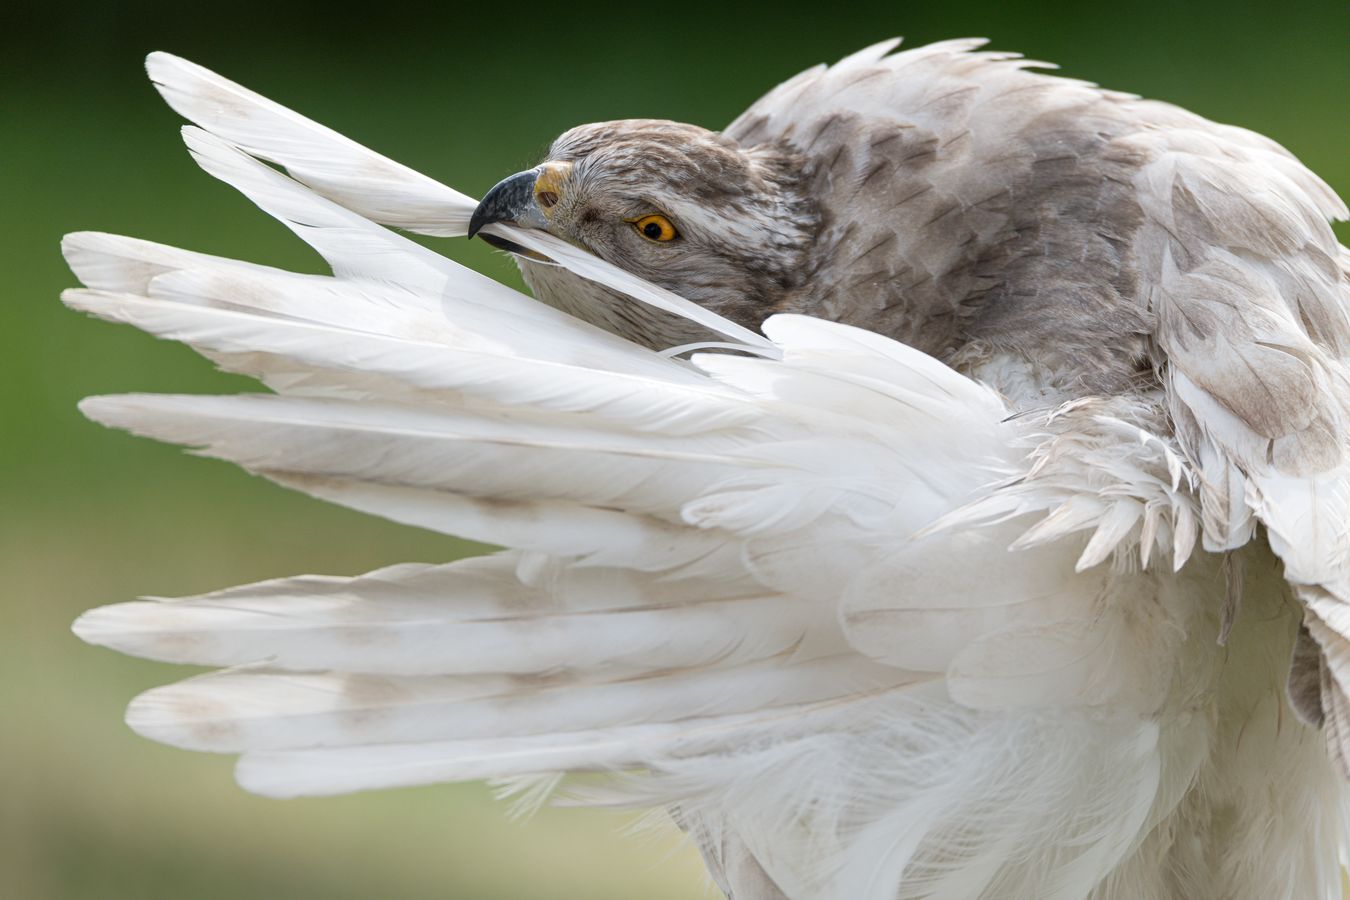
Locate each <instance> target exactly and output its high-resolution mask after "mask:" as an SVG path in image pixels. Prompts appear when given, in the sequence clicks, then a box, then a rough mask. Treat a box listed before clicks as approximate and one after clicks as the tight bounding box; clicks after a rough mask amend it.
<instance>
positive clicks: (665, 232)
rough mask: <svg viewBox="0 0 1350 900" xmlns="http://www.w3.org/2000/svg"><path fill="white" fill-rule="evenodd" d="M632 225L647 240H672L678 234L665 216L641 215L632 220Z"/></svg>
mask: <svg viewBox="0 0 1350 900" xmlns="http://www.w3.org/2000/svg"><path fill="white" fill-rule="evenodd" d="M633 227H634V228H636V229H637V230H638V234H640V235H642V236H643V237H645V238H646V239H647V240H649V241H673V240H675V239H676V238H677V237H679V236H680V234H679V232H677V231H676V230H675V226H674V225H672V224H670V220H669V219H667V218H666V217H665V216H658V215H650V216H643V217H642V218H640V219H635V220H634V221H633Z"/></svg>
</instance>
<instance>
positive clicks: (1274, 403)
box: [1129, 111, 1350, 771]
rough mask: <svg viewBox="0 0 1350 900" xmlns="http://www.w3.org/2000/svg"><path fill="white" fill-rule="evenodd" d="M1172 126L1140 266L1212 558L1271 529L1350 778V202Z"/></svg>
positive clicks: (1156, 169) (1209, 136) (1317, 703)
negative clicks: (1349, 697) (1347, 233)
mask: <svg viewBox="0 0 1350 900" xmlns="http://www.w3.org/2000/svg"><path fill="white" fill-rule="evenodd" d="M1166 116H1167V118H1170V120H1171V121H1167V120H1166V119H1164V122H1165V124H1164V126H1163V127H1159V128H1157V129H1153V130H1151V131H1148V132H1141V133H1139V134H1136V135H1134V136H1133V137H1131V138H1130V139H1129V140H1130V142H1131V143H1133V144H1134V145H1135V146H1136V148H1137V149H1138V150H1139V151H1141V152H1142V153H1144V154H1147V157H1148V158H1150V159H1151V160H1152V161H1151V162H1150V163H1149V164H1148V165H1147V166H1145V167H1144V168H1143V169H1142V170H1141V171H1140V172H1139V173H1138V175H1137V176H1136V178H1135V183H1134V186H1135V190H1136V192H1137V195H1138V197H1139V202H1140V207H1141V210H1142V212H1143V224H1142V225H1141V227H1140V229H1139V231H1138V232H1137V233H1136V237H1135V241H1134V254H1135V256H1136V259H1137V267H1138V270H1139V271H1140V272H1141V273H1149V276H1148V281H1147V284H1146V285H1145V288H1144V290H1145V292H1146V297H1147V302H1148V305H1149V308H1150V311H1151V312H1152V313H1153V315H1154V316H1155V317H1156V320H1157V331H1156V344H1157V348H1156V349H1157V357H1158V367H1159V370H1160V374H1161V375H1162V377H1163V378H1164V380H1165V383H1166V385H1167V394H1168V404H1169V407H1170V410H1171V415H1172V418H1173V421H1174V423H1175V427H1176V431H1177V436H1178V439H1179V440H1180V442H1181V444H1182V446H1183V447H1184V449H1185V451H1186V453H1187V455H1188V457H1189V458H1190V459H1191V460H1192V462H1193V464H1194V466H1195V468H1196V471H1197V472H1198V473H1199V476H1200V499H1201V506H1202V512H1203V529H1204V544H1205V548H1206V549H1207V550H1210V551H1214V552H1219V551H1226V550H1231V549H1234V548H1237V547H1240V546H1242V545H1244V544H1246V543H1247V542H1248V541H1249V540H1250V539H1251V538H1252V536H1253V532H1254V529H1255V527H1256V526H1257V524H1258V523H1259V524H1260V525H1262V526H1264V529H1265V534H1266V535H1267V536H1268V538H1269V541H1270V545H1271V547H1272V549H1274V551H1275V552H1276V554H1277V555H1278V556H1279V557H1280V559H1281V560H1282V561H1283V563H1284V572H1285V576H1286V577H1287V578H1288V580H1289V581H1290V582H1291V584H1292V585H1293V588H1294V591H1295V593H1296V595H1297V596H1298V597H1299V599H1300V600H1301V601H1302V602H1303V605H1304V607H1305V626H1306V629H1307V630H1306V632H1305V634H1304V637H1303V639H1302V643H1308V640H1309V637H1311V638H1312V639H1313V640H1315V642H1316V644H1317V645H1318V646H1319V647H1320V648H1321V650H1322V653H1321V654H1320V659H1319V654H1317V653H1304V654H1296V655H1295V658H1294V671H1293V672H1292V673H1291V679H1290V698H1291V701H1292V702H1293V703H1294V706H1295V708H1296V709H1298V710H1299V712H1300V714H1301V715H1302V716H1303V717H1304V718H1305V720H1307V721H1309V722H1313V723H1322V722H1323V721H1324V720H1325V722H1326V725H1327V728H1326V733H1327V738H1328V744H1329V749H1330V751H1331V754H1332V756H1333V757H1334V758H1335V759H1336V760H1337V761H1338V762H1339V763H1340V766H1341V768H1342V770H1343V771H1347V763H1346V760H1347V758H1348V755H1350V743H1347V742H1348V741H1350V720H1347V719H1346V718H1345V716H1346V713H1347V709H1350V707H1347V703H1346V692H1347V689H1350V615H1347V613H1346V610H1347V609H1350V607H1347V604H1350V274H1347V272H1348V270H1350V265H1347V263H1348V262H1350V251H1347V250H1346V248H1344V247H1342V246H1340V244H1339V243H1338V242H1337V240H1336V237H1335V235H1334V233H1333V232H1332V230H1331V227H1330V225H1329V223H1328V220H1332V219H1341V218H1345V217H1346V215H1347V211H1346V207H1345V204H1344V203H1343V202H1341V200H1340V199H1339V198H1338V197H1337V196H1336V195H1335V193H1334V192H1332V191H1331V189H1330V188H1329V187H1328V186H1327V185H1326V184H1325V183H1323V182H1322V181H1321V180H1320V179H1319V178H1317V176H1315V175H1314V174H1313V173H1311V172H1310V171H1308V170H1307V169H1306V168H1304V167H1303V166H1302V165H1301V164H1300V163H1299V162H1298V161H1297V160H1296V159H1294V158H1293V156H1291V155H1290V154H1289V153H1288V152H1287V151H1285V150H1284V149H1283V148H1281V147H1279V146H1278V145H1276V144H1275V143H1273V142H1271V141H1269V140H1267V139H1265V138H1263V137H1260V136H1259V135H1255V134H1252V133H1251V132H1247V131H1244V130H1242V129H1238V128H1229V127H1224V126H1218V125H1214V124H1212V123H1208V122H1204V121H1202V120H1199V119H1197V118H1195V117H1191V116H1188V115H1186V114H1182V113H1179V112H1177V111H1167V112H1166ZM1160 118H1162V116H1160ZM1323 682H1325V687H1324V689H1321V690H1315V689H1310V688H1309V686H1310V685H1312V684H1321V683H1323Z"/></svg>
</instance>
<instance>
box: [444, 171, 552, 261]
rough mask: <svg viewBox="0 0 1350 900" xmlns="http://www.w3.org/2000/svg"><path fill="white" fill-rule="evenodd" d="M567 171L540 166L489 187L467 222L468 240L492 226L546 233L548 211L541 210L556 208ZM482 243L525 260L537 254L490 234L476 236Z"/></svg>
mask: <svg viewBox="0 0 1350 900" xmlns="http://www.w3.org/2000/svg"><path fill="white" fill-rule="evenodd" d="M570 169H571V166H570V164H567V163H543V164H542V165H539V166H536V167H534V168H533V169H530V170H529V171H527V172H518V173H516V174H515V175H512V176H511V177H509V178H504V179H502V180H501V181H499V182H497V183H496V184H495V185H493V187H492V190H490V191H488V192H487V193H486V194H484V195H483V199H482V200H481V201H479V203H478V207H477V208H476V209H475V210H474V211H473V215H472V216H471V217H470V218H469V237H473V236H474V235H476V234H478V233H479V231H481V230H482V229H483V228H485V227H486V226H488V225H491V224H493V223H494V222H501V223H503V224H506V225H515V226H517V227H520V228H537V229H539V230H540V231H545V230H547V229H548V225H549V220H548V215H549V213H548V211H546V209H545V207H550V208H551V207H553V206H555V205H556V204H557V202H558V198H559V195H560V193H561V192H562V190H563V185H564V182H565V181H566V178H567V175H568V173H569V171H570ZM480 237H481V238H482V239H483V241H484V242H486V243H488V244H490V245H492V246H493V247H496V248H497V249H499V250H507V251H509V252H511V253H518V254H522V255H524V256H529V257H532V258H534V257H538V258H543V257H539V254H537V253H535V252H533V251H531V250H526V249H525V248H524V247H522V246H520V245H519V244H517V243H516V242H515V241H509V240H507V239H505V238H502V237H498V236H497V235H494V234H491V233H485V234H482V235H480Z"/></svg>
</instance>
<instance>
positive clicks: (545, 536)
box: [63, 40, 1350, 900]
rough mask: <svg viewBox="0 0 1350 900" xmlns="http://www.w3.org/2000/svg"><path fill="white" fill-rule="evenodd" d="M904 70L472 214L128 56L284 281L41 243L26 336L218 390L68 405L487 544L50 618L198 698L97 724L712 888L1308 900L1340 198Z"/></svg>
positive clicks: (331, 142)
mask: <svg viewBox="0 0 1350 900" xmlns="http://www.w3.org/2000/svg"><path fill="white" fill-rule="evenodd" d="M898 43H899V42H898V41H887V42H884V43H881V44H877V45H874V46H871V47H868V48H866V49H864V50H862V51H859V52H858V53H855V54H853V55H851V56H848V57H846V58H845V59H843V60H841V61H839V62H837V63H835V64H833V65H830V66H825V65H821V66H817V67H814V68H811V69H808V70H806V71H805V72H802V73H801V74H800V75H798V76H796V77H794V78H791V79H789V80H788V81H786V82H784V83H782V84H780V85H779V86H777V87H775V88H773V89H772V90H771V91H770V92H769V93H768V94H767V95H765V96H764V97H763V98H761V99H760V100H758V101H756V102H755V103H754V104H752V105H751V106H750V107H749V108H748V109H747V110H746V111H745V112H744V113H743V114H742V115H741V116H739V117H738V118H737V119H736V120H735V121H733V122H732V123H731V124H730V125H729V126H727V127H726V128H724V129H723V130H721V131H720V132H714V131H709V130H707V129H704V128H700V127H697V126H694V125H687V124H681V123H675V122H669V121H664V120H651V119H644V120H626V121H619V122H607V123H598V124H590V125H583V126H580V127H578V128H574V129H572V130H570V131H568V132H566V133H564V134H563V135H562V136H561V137H559V138H558V139H557V140H556V141H555V142H554V144H553V145H552V146H551V148H550V149H549V151H548V152H547V154H546V156H545V158H544V159H543V160H542V161H541V162H540V163H539V164H538V165H537V166H535V167H533V168H531V169H529V170H527V171H525V172H520V173H517V174H514V175H510V176H508V177H506V178H505V179H503V180H502V181H501V182H499V183H498V184H497V185H496V186H495V187H493V188H492V189H491V190H489V191H488V192H487V194H485V195H484V197H483V198H482V200H481V201H475V200H474V199H473V198H470V197H468V196H467V195H465V194H462V193H460V192H458V191H456V190H454V189H452V188H450V187H447V186H445V185H444V184H442V183H440V182H439V181H436V180H433V179H432V178H430V177H428V176H425V175H422V174H420V173H417V172H415V171H413V170H411V169H408V168H406V167H404V166H402V165H400V164H398V163H396V162H394V161H392V160H390V159H387V158H385V157H383V156H380V155H379V154H377V153H375V152H374V151H371V150H368V149H366V148H364V147H362V146H360V145H358V144H356V143H354V142H352V141H350V140H348V139H346V138H345V137H342V136H341V135H339V134H337V133H336V132H333V131H331V130H329V129H327V128H324V127H323V126H321V125H318V124H317V123H314V122H312V121H310V120H309V119H306V118H304V117H303V116H301V115H299V114H297V113H295V112H292V111H290V110H288V109H286V108H285V107H282V106H280V105H279V104H276V103H274V102H272V101H270V100H267V99H265V98H263V97H261V96H260V95H258V94H255V93H253V92H251V91H249V90H247V89H245V88H243V87H241V86H239V85H237V84H234V83H233V82H230V81H228V80H226V79H224V78H222V77H221V76H219V75H216V74H214V73H212V72H210V71H208V70H206V69H203V68H201V67H199V66H196V65H194V64H192V63H190V62H188V61H186V60H183V59H180V58H177V57H174V56H171V55H168V54H163V53H156V54H152V55H151V56H150V58H149V60H148V63H147V66H148V71H149V74H150V77H151V79H152V81H153V82H154V83H155V84H156V86H157V88H158V89H159V91H160V93H161V94H162V95H163V96H164V98H165V99H166V100H167V102H168V103H169V104H170V105H171V106H172V107H173V108H174V109H175V110H177V111H178V112H179V113H180V114H182V115H183V116H184V117H185V118H186V119H188V120H189V121H191V122H193V123H195V124H194V125H190V126H188V127H186V128H185V129H184V132H183V133H184V139H185V141H186V144H187V147H188V149H189V151H190V152H191V153H192V155H193V157H194V158H195V160H196V161H197V162H198V163H199V164H200V165H201V167H202V168H203V169H205V171H206V172H208V173H209V174H211V175H213V176H215V177H217V178H219V179H221V180H223V181H225V182H227V183H228V184H230V185H232V186H233V187H235V188H237V189H238V190H240V191H241V192H242V193H243V194H244V195H245V196H247V197H248V198H249V199H251V200H252V201H253V202H254V203H255V204H256V205H258V206H259V207H260V208H261V209H262V210H263V211H265V212H266V213H268V214H270V215H271V216H273V217H275V218H277V219H278V220H280V221H281V222H282V223H283V224H285V225H286V226H288V227H289V228H290V230H291V231H292V232H294V233H295V234H296V235H297V236H298V237H300V238H301V239H302V240H303V241H305V242H306V243H308V244H309V245H310V246H311V247H313V248H314V249H315V250H317V251H318V252H319V254H320V255H321V256H322V257H323V258H324V259H325V260H326V262H327V263H328V265H329V267H330V269H331V274H330V275H312V274H296V273H291V272H287V271H284V270H280V269H275V268H269V267H264V266H260V265H255V264H252V263H247V262H241V261H235V260H228V259H223V258H219V257H214V256H210V255H206V254H203V253H198V252H195V251H188V250H180V249H176V248H172V247H167V246H163V245H159V244H153V243H149V242H145V241H141V240H136V239H133V238H127V237H120V236H115V235H109V234H101V233H88V232H86V233H77V234H73V235H68V236H67V237H66V239H65V241H64V244H63V248H64V253H65V256H66V259H67V260H68V262H69V264H70V266H71V268H72V270H73V271H74V273H75V274H76V276H77V277H78V278H79V280H80V281H81V282H82V283H83V285H84V287H83V288H80V289H74V290H70V291H67V292H66V293H65V294H63V299H64V301H65V303H66V304H67V305H68V306H70V307H72V308H73V309H75V310H77V311H81V312H84V313H88V314H91V315H94V316H97V317H99V318H102V319H106V320H110V321H114V322H121V323H127V324H131V325H133V326H135V327H137V328H140V329H142V330H144V331H147V332H149V333H151V334H153V335H155V336H157V337H160V338H164V339H168V340H174V341H180V342H182V343H185V344H187V345H189V346H190V347H193V348H195V349H196V350H197V351H198V352H200V353H201V354H202V355H204V356H205V357H207V358H208V359H209V360H210V361H211V362H213V363H215V364H216V365H217V366H219V367H221V368H223V369H226V370H228V371H231V372H237V373H241V374H245V375H249V376H252V377H254V378H255V379H257V380H258V381H260V382H261V384H262V385H263V386H264V388H265V389H266V390H265V391H263V392H259V393H251V394H248V393H246V394H239V395H228V396H211V397H201V396H172V395H146V394H131V395H115V396H105V397H94V398H89V399H86V400H85V401H83V403H82V404H81V409H82V410H83V412H84V413H85V414H86V415H88V416H89V417H90V418H92V419H93V420H95V421H97V422H99V423H102V424H105V425H109V426H113V427H116V428H120V429H124V430H128V431H131V432H133V433H136V434H139V435H144V436H147V437H152V438H156V439H159V440H163V441H168V442H172V443H177V444H181V445H184V446H188V447H191V448H193V449H194V450H195V451H196V452H198V453H200V454H203V455H206V456H209V457H215V458H219V459H224V460H228V461H231V462H233V463H236V464H238V465H240V466H242V467H243V468H245V469H247V470H248V471H250V472H254V473H257V474H259V475H261V476H264V477H266V478H268V479H270V480H272V481H274V482H277V483H279V484H281V485H283V486H285V487H289V488H292V489H295V490H299V491H303V492H305V493H308V494H310V495H313V496H315V497H319V498H322V499H325V500H329V501H332V502H335V503H338V504H342V505H344V506H347V507H351V508H354V509H357V510H361V511H364V512H367V513H371V514H374V515H378V516H383V517H385V518H389V519H392V520H394V521H397V522H402V523H405V524H409V525H413V526H418V527H421V528H425V529H430V530H432V531H436V532H441V533H445V534H451V535H456V536H460V537H467V538H472V539H475V540H479V541H483V542H485V543H489V544H493V545H497V546H500V547H502V548H504V549H502V550H500V551H499V552H496V553H492V554H489V555H486V556H482V557H475V558H470V559H465V560H459V561H454V562H449V563H441V564H410V563H400V564H394V565H391V566H389V567H387V568H383V569H380V570H377V571H374V572H371V573H368V574H365V575H360V576H355V577H328V576H315V575H306V576H298V577H294V578H283V579H278V580H272V581H266V582H262V583H258V584H252V585H244V586H239V587H232V588H225V589H222V590H219V591H214V592H211V593H206V594H203V595H199V596H195V597H189V598H180V599H175V600H167V601H166V600H161V599H144V600H138V601H131V602H125V603H119V604H114V605H111V606H106V607H101V608H98V609H94V610H90V611H88V612H86V613H85V614H83V615H82V616H81V617H80V618H79V620H78V621H77V622H76V623H75V626H74V629H75V631H76V633H77V634H78V635H79V636H80V637H82V638H83V639H85V640H86V641H89V642H91V643H94V644H98V645H103V646H107V647H111V648H113V649H116V650H119V651H122V652H125V653H130V654H134V655H138V656H143V657H147V658H151V659H156V660H162V661H166V662H172V663H189V664H192V665H197V666H207V667H211V668H213V669H215V671H213V672H209V673H207V674H205V675H198V676H195V677H192V678H189V679H187V680H185V681H181V682H179V683H177V684H170V685H167V686H163V687H158V688H154V689H152V690H150V691H149V692H147V693H145V694H143V695H141V696H140V697H137V698H136V699H134V700H133V701H132V703H131V705H130V707H129V709H128V712H127V721H128V724H129V725H130V726H131V728H132V729H134V730H135V731H137V732H138V733H140V734H142V735H145V736H147V737H149V738H152V739H154V740H158V741H162V742H165V743H168V744H172V745H175V746H179V747H184V748H188V749H193V750H204V751H214V752H225V753H233V754H238V755H239V757H240V758H239V762H238V766H237V770H236V776H237V779H238V781H239V782H240V784H241V785H242V786H243V787H244V788H245V789H247V790H250V791H254V792H257V793H260V794H264V795H268V796H299V795H327V794H337V793H344V792H350V791H358V790H370V789H378V788H384V787H391V786H407V785H419V784H427V783H434V782H444V781H457V780H475V779H491V780H494V781H496V782H497V783H498V784H500V785H502V786H503V788H504V790H506V791H507V792H514V793H516V794H517V795H518V796H522V797H525V798H528V799H529V800H531V801H535V802H542V801H544V800H546V799H547V798H549V797H561V798H565V799H567V800H568V801H569V802H581V803H596V804H609V805H625V806H630V807H634V808H653V809H660V810H665V811H666V812H667V813H668V814H669V816H670V817H671V818H672V819H673V820H674V821H675V822H676V823H677V824H678V825H679V826H680V827H681V828H682V829H684V831H685V832H686V833H687V834H688V836H689V839H690V840H691V841H692V842H693V843H694V845H695V846H697V848H698V849H699V851H700V852H701V854H702V856H703V859H704V861H705V863H706V865H707V868H708V871H709V874H710V876H711V878H712V880H713V881H714V883H715V884H716V885H717V887H718V888H719V889H720V890H721V891H722V892H723V893H724V894H725V895H726V896H727V897H729V898H731V900H1026V898H1037V900H1126V898H1128V900H1183V898H1184V900H1206V898H1212V900H1278V898H1289V900H1294V898H1298V900H1306V898H1339V897H1340V896H1341V874H1340V870H1339V868H1338V865H1339V860H1340V859H1343V858H1344V854H1345V853H1346V835H1347V824H1348V820H1347V815H1348V813H1350V810H1348V808H1347V804H1346V800H1347V793H1346V789H1345V776H1346V774H1347V752H1348V748H1350V700H1347V689H1348V688H1350V642H1348V641H1350V612H1347V610H1350V605H1347V604H1350V380H1348V379H1350V374H1348V373H1350V370H1348V369H1347V362H1348V357H1350V318H1348V317H1347V308H1348V307H1350V274H1348V273H1350V250H1347V249H1346V248H1344V247H1342V246H1341V245H1340V244H1339V243H1338V241H1337V239H1336V237H1335V235H1334V232H1333V231H1332V229H1331V227H1330V224H1329V222H1330V221H1331V220H1334V219H1338V218H1345V217H1346V215H1347V210H1346V207H1345V205H1344V203H1343V202H1342V201H1341V200H1340V199H1339V198H1338V197H1337V196H1336V194H1335V193H1334V192H1333V191H1332V189H1331V188H1330V187H1329V186H1328V185H1327V184H1326V183H1325V182H1324V181H1322V180H1321V179H1319V178H1318V177H1317V176H1316V175H1315V174H1313V173H1312V172H1311V171H1309V170H1308V169H1307V168H1306V167H1304V166H1303V165H1302V164H1301V163H1300V162H1299V161H1298V160H1297V159H1296V158H1295V157H1294V156H1293V155H1292V154H1290V153H1289V152H1288V151H1286V150H1285V149H1283V148H1282V147H1280V146H1279V145H1278V144H1276V143H1275V142H1274V141H1271V140H1269V139H1267V138H1265V137H1262V136H1259V135H1257V134H1255V133H1253V132H1250V131H1247V130H1244V129H1241V128H1236V127H1232V126H1225V125H1220V124H1217V123H1214V122H1211V121H1208V120H1206V119H1204V118H1201V117H1200V116H1198V115H1195V114H1192V113H1190V112H1187V111H1185V110H1182V109H1180V108H1178V107H1175V106H1171V105H1168V104H1165V103H1160V102H1155V101H1149V100H1143V99H1140V98H1138V97H1136V96H1133V95H1129V94H1124V93H1118V92H1113V91H1108V90H1104V89H1101V88H1098V87H1097V86H1095V85H1092V84H1089V83H1086V82H1082V81H1076V80H1071V79H1067V78H1062V77H1058V76H1054V75H1051V74H1049V73H1047V72H1045V71H1044V69H1046V68H1047V66H1046V64H1043V63H1037V62H1033V61H1030V60H1027V59H1024V58H1022V57H1020V56H1018V55H1016V54H1010V53H1001V52H992V51H989V50H986V49H983V48H984V42H982V41H978V40H958V41H945V42H940V43H936V44H930V45H927V46H922V47H918V48H916V49H910V50H899V49H898ZM401 231H409V232H415V233H420V234H424V235H431V236H433V237H437V238H456V237H464V236H476V237H478V238H479V239H482V240H485V241H487V242H488V243H490V244H491V245H492V246H494V247H496V248H499V249H501V250H503V251H505V252H507V253H509V254H510V255H512V256H513V257H514V258H515V259H516V260H517V261H518V263H519V265H520V268H521V271H522V273H523V275H524V278H525V280H526V282H527V284H528V285H529V286H530V288H531V291H532V293H533V295H534V296H533V297H531V296H528V295H525V294H522V293H518V292H516V291H514V290H513V289H511V288H509V287H506V286H504V285H502V284H499V283H497V282H496V281H493V280H492V279H489V278H487V277H485V276H483V275H481V274H478V273H476V272H474V271H472V270H470V269H467V268H465V267H463V266H461V265H459V264H458V263H456V262H454V261H453V260H451V259H449V258H447V257H446V256H444V255H442V254H440V253H438V252H437V250H436V248H435V246H434V245H433V246H427V245H424V244H422V243H418V242H415V241H413V240H412V239H410V238H408V237H406V236H404V235H403V234H401V233H400V232H401ZM579 774H587V775H591V776H597V775H598V776H602V777H588V778H575V777H573V776H575V775H579Z"/></svg>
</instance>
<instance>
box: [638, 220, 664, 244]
mask: <svg viewBox="0 0 1350 900" xmlns="http://www.w3.org/2000/svg"><path fill="white" fill-rule="evenodd" d="M642 233H643V234H645V235H646V236H647V237H649V238H651V239H652V240H656V239H657V238H659V237H660V236H661V226H660V225H659V224H657V223H656V222H648V223H647V224H646V225H643V226H642Z"/></svg>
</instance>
